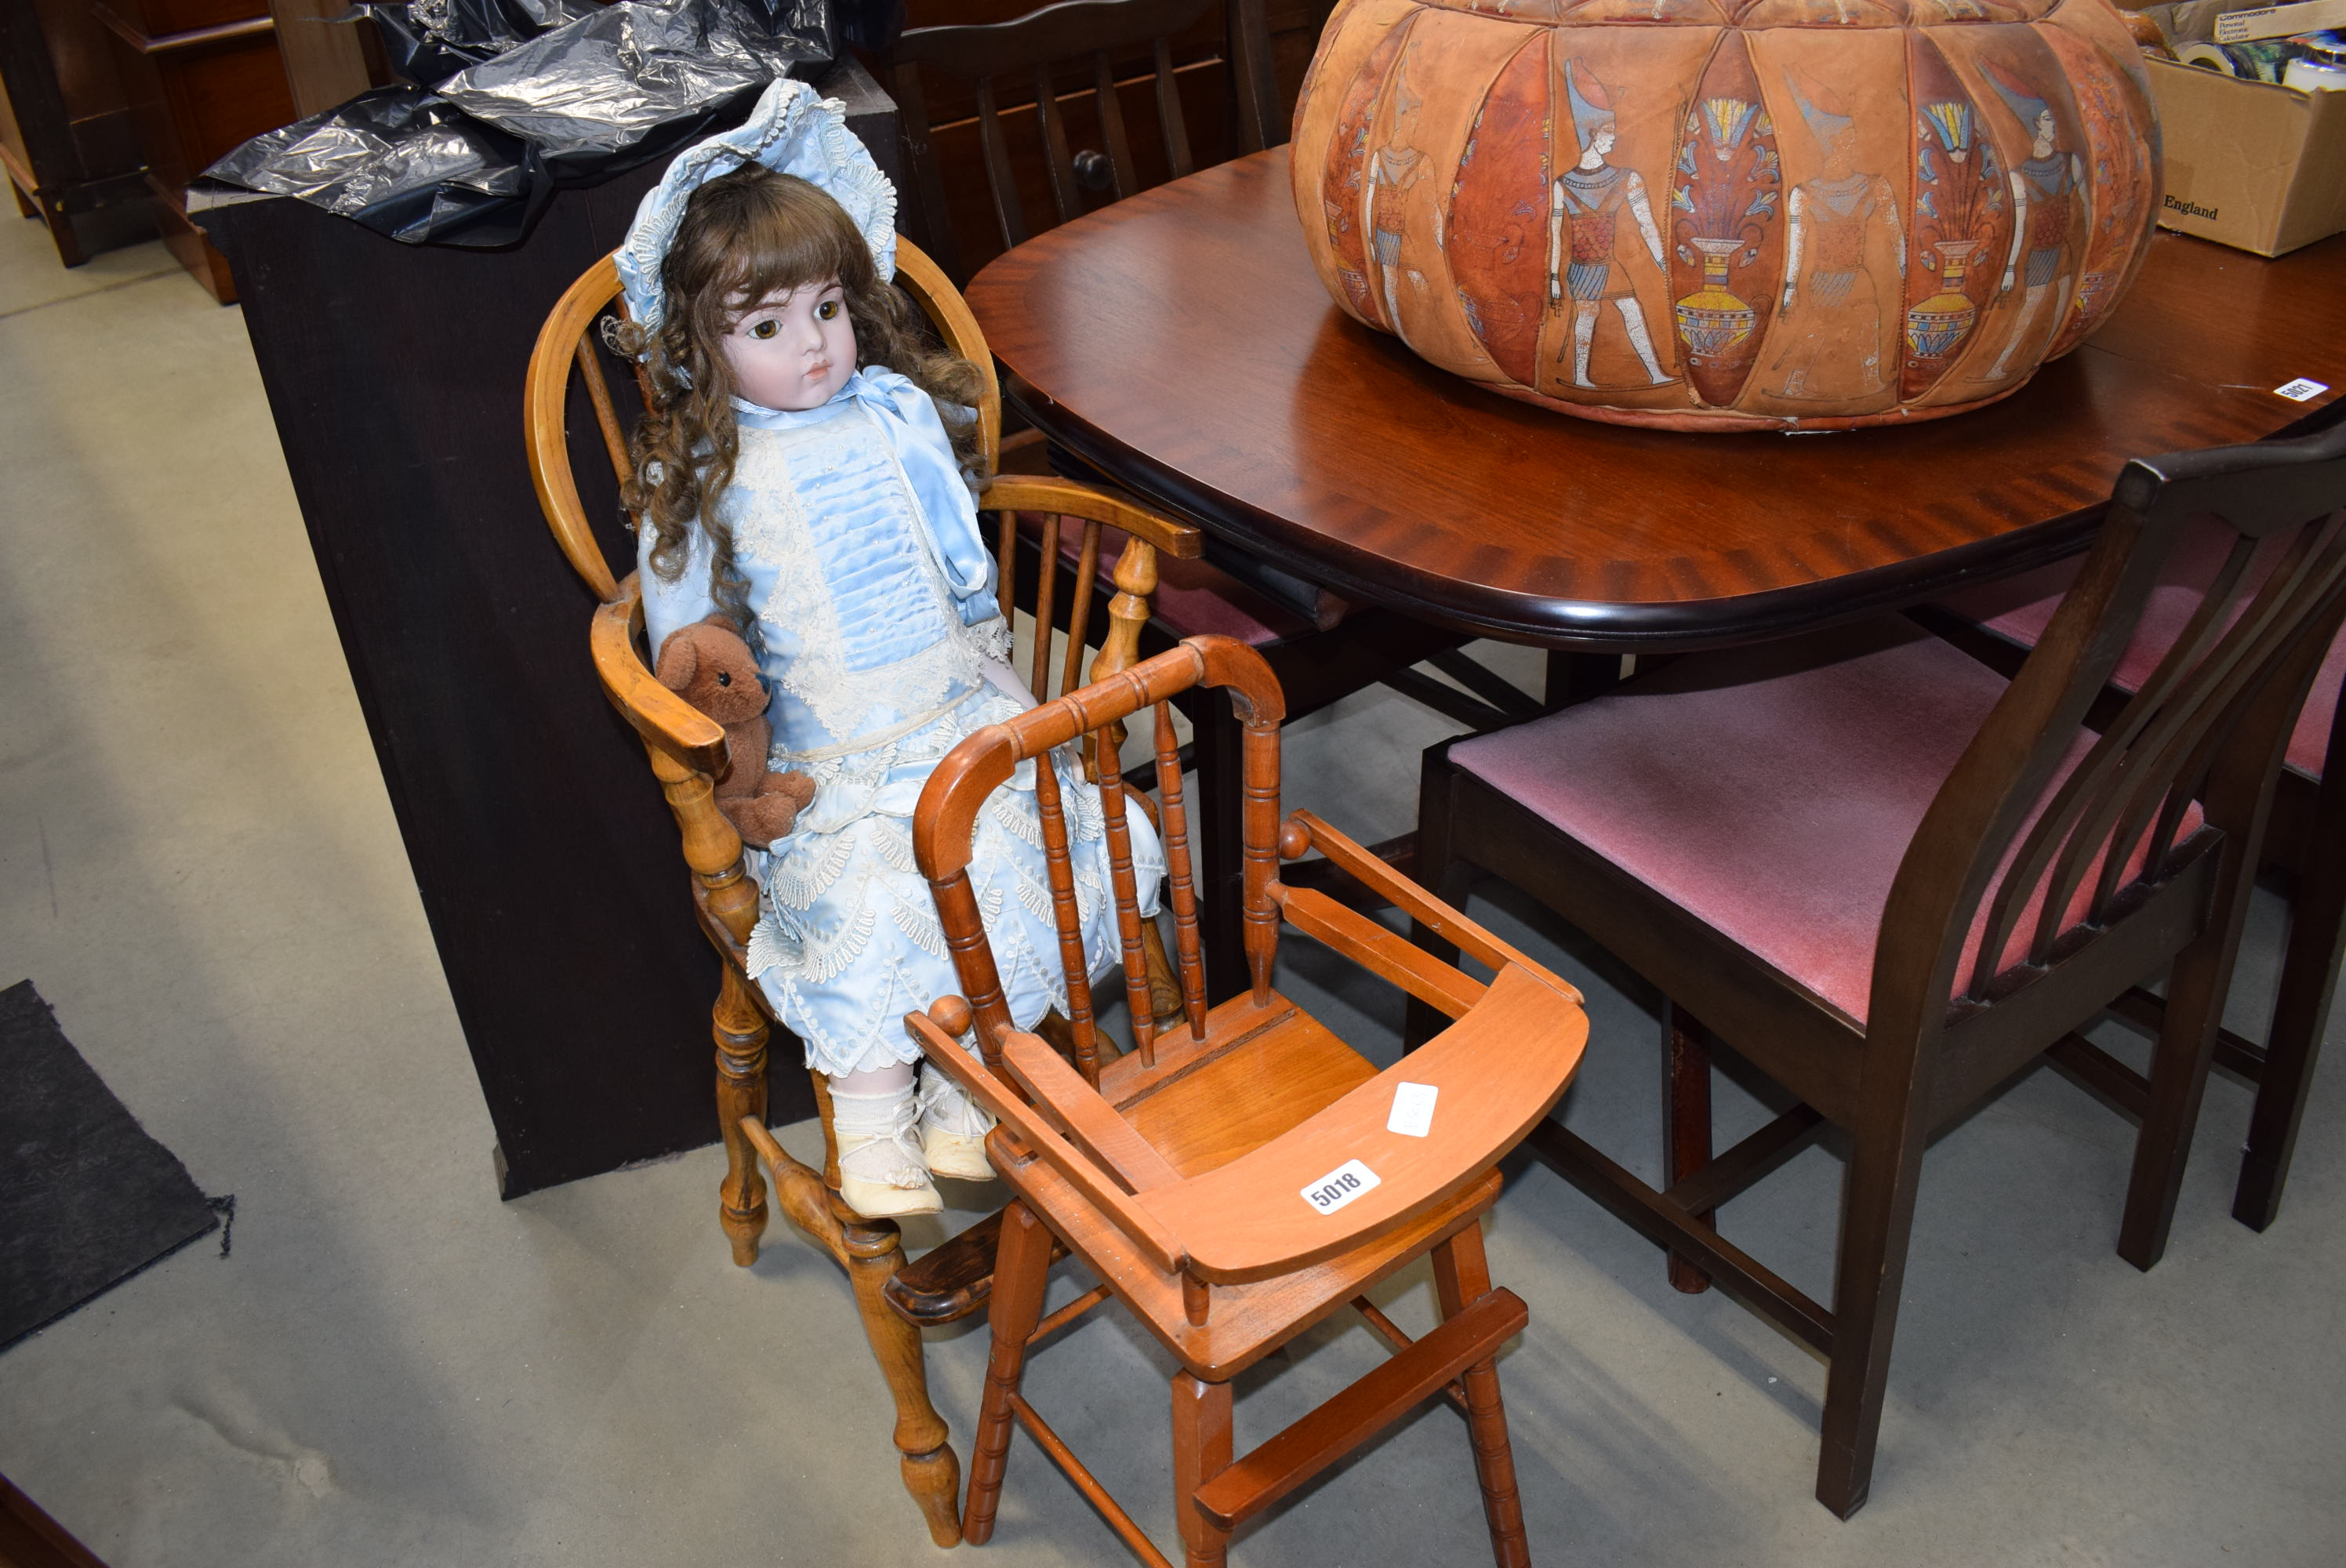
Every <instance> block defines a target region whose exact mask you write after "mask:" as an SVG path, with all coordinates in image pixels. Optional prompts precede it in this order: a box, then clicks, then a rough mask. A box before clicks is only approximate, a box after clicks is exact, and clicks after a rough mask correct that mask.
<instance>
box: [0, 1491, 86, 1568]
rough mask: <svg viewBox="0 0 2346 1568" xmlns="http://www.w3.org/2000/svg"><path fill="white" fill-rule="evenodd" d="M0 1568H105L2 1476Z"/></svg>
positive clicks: (39, 1507)
mask: <svg viewBox="0 0 2346 1568" xmlns="http://www.w3.org/2000/svg"><path fill="white" fill-rule="evenodd" d="M0 1568H106V1564H105V1563H101V1562H99V1561H98V1559H97V1553H95V1552H92V1551H91V1550H90V1549H89V1548H88V1547H87V1546H84V1545H83V1544H82V1543H80V1542H78V1541H76V1540H75V1539H74V1537H73V1535H72V1532H69V1531H67V1530H66V1527H65V1526H64V1525H62V1524H59V1523H58V1522H56V1520H54V1519H51V1518H50V1517H49V1516H48V1514H47V1513H46V1512H43V1510H42V1508H41V1505H40V1504H39V1503H37V1502H34V1501H33V1500H32V1499H31V1498H29V1497H26V1495H25V1494H24V1493H23V1492H19V1491H17V1490H16V1486H15V1482H13V1481H10V1480H9V1479H8V1478H7V1477H6V1476H5V1475H0Z"/></svg>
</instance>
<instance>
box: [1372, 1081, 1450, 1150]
mask: <svg viewBox="0 0 2346 1568" xmlns="http://www.w3.org/2000/svg"><path fill="white" fill-rule="evenodd" d="M1441 1093H1442V1091H1441V1090H1440V1089H1438V1088H1436V1087H1435V1086H1434V1085H1433V1084H1394V1085H1393V1106H1392V1115H1390V1116H1387V1117H1386V1118H1385V1131H1387V1132H1389V1133H1399V1134H1400V1135H1402V1136H1403V1137H1405V1138H1422V1137H1423V1136H1425V1135H1426V1134H1428V1133H1430V1132H1432V1131H1433V1097H1434V1096H1435V1095H1439V1094H1441Z"/></svg>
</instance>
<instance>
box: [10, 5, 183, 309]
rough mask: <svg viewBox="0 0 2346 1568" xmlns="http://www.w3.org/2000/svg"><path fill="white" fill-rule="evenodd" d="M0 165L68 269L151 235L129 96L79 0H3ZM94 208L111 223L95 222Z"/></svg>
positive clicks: (20, 204) (105, 38)
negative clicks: (113, 245) (115, 244)
mask: <svg viewBox="0 0 2346 1568" xmlns="http://www.w3.org/2000/svg"><path fill="white" fill-rule="evenodd" d="M0 171H5V174H6V177H7V180H8V183H9V185H10V186H11V187H12V188H14V190H15V196H16V206H17V210H19V211H21V212H23V213H24V214H25V216H26V217H27V218H34V217H37V218H39V219H41V220H42V221H43V222H44V223H46V224H47V225H48V229H49V237H50V239H52V240H54V241H55V242H56V248H57V260H60V261H63V262H64V263H65V264H66V266H68V267H78V266H80V265H81V264H82V262H83V261H85V260H87V259H88V254H89V252H90V251H91V250H93V249H105V248H106V242H107V239H116V240H117V241H118V240H121V239H128V238H131V237H133V236H135V235H138V233H140V232H141V230H142V229H144V230H145V232H148V233H151V232H152V229H151V227H148V219H146V216H145V209H146V208H147V206H148V202H147V178H146V175H147V160H146V158H145V155H143V154H142V153H141V152H140V151H139V150H138V132H137V131H136V130H135V129H134V128H133V127H132V125H131V119H130V102H129V99H128V97H126V96H125V95H124V93H123V89H122V76H121V73H120V72H119V71H118V70H117V68H116V66H115V62H114V51H113V48H112V46H111V44H110V42H109V35H108V34H107V29H106V28H105V26H104V25H101V24H100V23H99V22H98V21H97V18H96V17H94V16H92V15H90V14H89V13H88V12H87V10H85V9H83V7H82V3H81V0H0ZM100 212H110V213H112V214H113V215H114V216H115V221H113V222H111V223H108V224H103V225H101V224H98V223H97V222H96V221H95V219H96V215H97V214H98V213H100ZM125 218H127V219H128V222H127V224H126V223H125V222H124V221H123V219H125ZM85 227H88V228H91V229H94V230H96V232H94V233H93V234H89V235H86V234H85V233H84V232H83V229H85ZM107 229H113V230H117V231H118V232H117V233H114V234H111V235H109V234H107V233H106V232H105V230H107Z"/></svg>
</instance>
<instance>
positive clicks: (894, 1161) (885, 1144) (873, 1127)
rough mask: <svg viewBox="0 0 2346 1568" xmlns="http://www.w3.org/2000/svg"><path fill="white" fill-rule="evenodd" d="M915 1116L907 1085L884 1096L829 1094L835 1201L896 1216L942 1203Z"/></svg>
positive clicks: (870, 1215) (865, 1212)
mask: <svg viewBox="0 0 2346 1568" xmlns="http://www.w3.org/2000/svg"><path fill="white" fill-rule="evenodd" d="M920 1115H921V1113H920V1107H919V1105H917V1104H915V1102H914V1098H913V1085H912V1084H905V1085H904V1086H903V1088H902V1089H897V1090H893V1091H892V1092H890V1093H888V1094H884V1095H847V1094H841V1092H840V1091H839V1090H837V1089H833V1090H832V1091H831V1133H832V1135H833V1136H835V1137H836V1138H837V1139H838V1140H839V1196H840V1200H841V1202H843V1203H845V1204H846V1205H847V1207H850V1208H852V1209H853V1210H854V1211H855V1212H856V1213H858V1214H860V1215H862V1216H863V1217H864V1218H866V1219H897V1218H902V1217H904V1216H906V1215H913V1214H934V1213H936V1212H937V1211H938V1210H939V1209H942V1208H943V1207H944V1206H945V1205H944V1200H943V1198H941V1197H939V1196H937V1188H936V1184H935V1183H933V1182H932V1181H931V1180H929V1171H928V1166H927V1165H926V1164H925V1163H924V1162H923V1159H922V1157H921V1144H920V1140H919V1138H918V1136H917V1135H915V1133H914V1131H913V1129H914V1127H915V1126H916V1125H917V1124H918V1123H919V1121H920Z"/></svg>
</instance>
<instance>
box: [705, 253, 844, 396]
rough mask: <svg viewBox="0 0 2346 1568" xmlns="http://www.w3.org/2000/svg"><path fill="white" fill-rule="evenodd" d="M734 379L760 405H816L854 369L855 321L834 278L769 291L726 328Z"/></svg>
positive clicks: (727, 348) (841, 384)
mask: <svg viewBox="0 0 2346 1568" xmlns="http://www.w3.org/2000/svg"><path fill="white" fill-rule="evenodd" d="M724 349H725V362H726V363H727V364H729V365H730V366H731V367H732V368H733V384H734V385H735V386H737V387H739V389H740V392H741V395H742V396H743V397H744V398H746V399H748V400H749V401H750V402H753V403H756V404H757V405H758V406H759V407H760V408H770V409H781V410H785V411H797V410H801V409H810V408H821V406H822V405H823V404H824V403H827V402H830V401H831V397H832V395H833V394H834V393H836V392H838V391H839V389H840V388H841V387H842V386H844V385H846V384H847V378H848V377H849V376H851V375H853V374H854V373H855V326H854V323H853V322H852V321H849V320H848V316H847V294H846V291H845V290H842V289H841V287H840V286H839V283H838V281H837V280H832V281H831V282H828V283H810V284H808V285H807V286H806V287H804V288H802V289H797V290H792V291H791V292H790V293H788V294H772V295H769V296H768V297H767V298H766V300H764V301H763V302H762V303H760V304H759V305H756V306H754V307H752V308H751V309H750V310H747V311H743V312H742V314H741V317H740V319H739V320H738V321H735V322H734V323H733V325H732V327H731V328H730V329H729V331H727V332H726V334H725V341H724Z"/></svg>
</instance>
